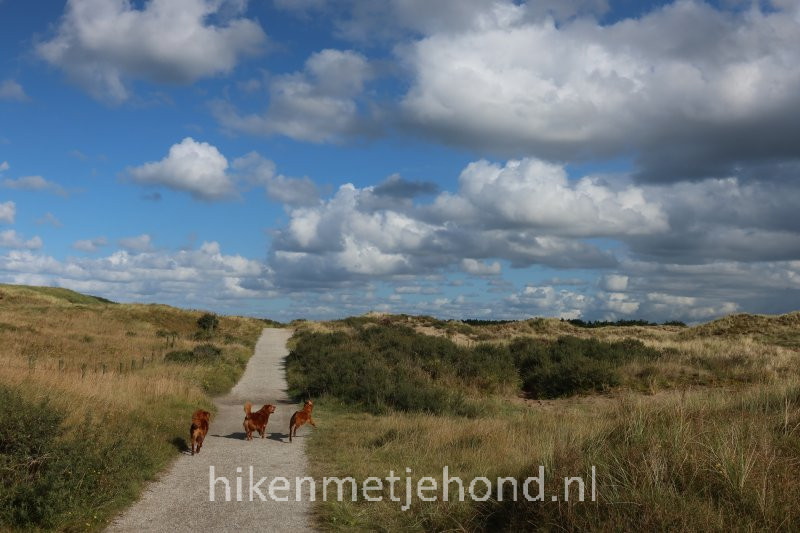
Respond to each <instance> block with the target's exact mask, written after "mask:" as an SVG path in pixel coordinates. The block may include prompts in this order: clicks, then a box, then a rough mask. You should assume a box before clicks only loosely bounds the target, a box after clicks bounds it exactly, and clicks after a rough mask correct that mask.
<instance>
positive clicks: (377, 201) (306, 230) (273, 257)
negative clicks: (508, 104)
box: [270, 160, 668, 286]
mask: <svg viewBox="0 0 800 533" xmlns="http://www.w3.org/2000/svg"><path fill="white" fill-rule="evenodd" d="M387 183H388V185H389V186H396V185H400V188H401V189H402V190H403V192H404V194H400V195H399V197H396V198H392V197H391V195H387V194H386V193H383V194H376V191H378V190H379V189H380V188H381V187H384V186H385V185H386V184H387ZM412 188H413V187H412ZM407 190H408V187H407V183H406V182H399V181H398V179H392V180H390V181H388V182H384V184H381V185H378V186H376V187H365V188H356V187H354V186H353V185H350V184H347V185H344V186H342V187H340V188H339V190H338V191H337V192H336V193H335V194H334V195H333V197H331V198H330V199H328V200H325V201H322V202H317V203H316V204H314V205H309V206H306V207H301V208H296V209H290V210H289V220H288V223H287V224H286V226H285V227H283V228H279V229H277V230H275V232H274V238H273V242H272V249H271V251H270V265H271V266H272V267H273V269H274V271H275V273H276V276H278V277H279V278H280V282H279V284H281V283H284V282H285V283H287V284H293V283H297V284H303V283H307V284H312V285H319V286H335V285H343V284H348V283H352V282H354V281H356V280H359V279H362V280H363V279H366V278H368V277H370V276H373V277H375V278H378V279H393V278H396V277H398V276H405V275H412V274H414V275H425V274H430V273H435V272H439V271H440V270H441V269H443V268H446V267H452V266H457V267H460V268H461V269H462V270H464V271H466V272H468V273H471V274H474V275H497V274H499V273H500V272H501V268H500V263H499V261H498V260H499V259H502V260H506V261H509V263H510V264H511V266H512V267H514V268H520V267H527V266H530V265H534V264H539V265H546V266H551V267H561V268H603V267H612V266H614V265H616V258H615V257H614V255H613V254H612V253H610V252H607V251H603V250H600V249H599V248H598V247H597V246H595V245H594V244H592V243H591V242H589V241H588V240H587V239H588V238H591V237H624V236H626V235H640V234H657V233H661V232H664V231H666V230H667V229H668V226H667V222H666V218H665V216H664V214H663V212H662V210H661V207H660V206H659V205H658V204H657V203H655V202H652V201H649V200H648V199H646V198H645V197H644V194H643V192H642V190H641V189H639V188H638V187H634V186H631V185H619V186H616V187H611V186H609V185H604V184H601V183H599V181H598V180H596V179H594V178H584V179H581V180H577V181H576V182H571V181H569V180H568V179H567V178H566V174H565V172H564V169H563V168H561V167H557V166H554V165H549V164H546V163H543V162H541V161H535V160H525V161H512V162H509V163H508V164H507V165H505V166H499V165H493V164H490V163H488V162H486V161H479V162H477V163H473V164H470V165H468V166H467V167H466V169H465V170H464V172H462V174H461V178H460V187H459V191H458V192H457V193H448V192H444V193H441V194H440V195H439V196H437V197H436V198H435V199H434V200H433V201H432V202H431V203H427V204H414V203H412V201H411V199H410V198H407V197H405V196H409V195H408V194H405V192H406V191H407ZM415 194H416V192H415V191H414V194H411V195H410V196H414V195H415Z"/></svg>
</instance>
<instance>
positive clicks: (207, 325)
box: [197, 313, 219, 334]
mask: <svg viewBox="0 0 800 533" xmlns="http://www.w3.org/2000/svg"><path fill="white" fill-rule="evenodd" d="M218 326H219V318H218V317H217V315H215V314H213V313H206V314H204V315H203V316H201V317H200V318H198V319H197V327H199V328H200V329H201V330H202V331H204V332H206V333H209V334H210V333H214V330H215V329H217V327H218Z"/></svg>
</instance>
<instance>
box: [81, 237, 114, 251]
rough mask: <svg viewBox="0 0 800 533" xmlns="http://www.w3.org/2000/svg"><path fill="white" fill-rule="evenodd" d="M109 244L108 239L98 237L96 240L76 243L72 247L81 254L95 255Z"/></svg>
mask: <svg viewBox="0 0 800 533" xmlns="http://www.w3.org/2000/svg"><path fill="white" fill-rule="evenodd" d="M107 244H108V239H106V238H105V237H96V238H94V239H83V240H79V241H75V242H74V243H73V244H72V247H73V248H74V249H75V250H78V251H81V252H88V253H93V252H96V251H97V250H99V249H100V248H102V247H103V246H106V245H107Z"/></svg>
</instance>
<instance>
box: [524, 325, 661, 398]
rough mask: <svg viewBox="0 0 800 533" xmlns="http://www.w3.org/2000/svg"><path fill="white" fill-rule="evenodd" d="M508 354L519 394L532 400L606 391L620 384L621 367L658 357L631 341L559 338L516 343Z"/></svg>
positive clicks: (655, 352) (656, 352) (641, 345)
mask: <svg viewBox="0 0 800 533" xmlns="http://www.w3.org/2000/svg"><path fill="white" fill-rule="evenodd" d="M510 350H511V355H512V358H513V360H514V361H515V364H516V365H517V367H518V368H519V371H520V377H521V379H522V390H523V391H524V392H526V393H527V394H529V395H530V396H532V397H535V398H555V397H559V396H568V395H571V394H577V393H581V392H589V391H602V390H606V389H608V388H610V387H614V386H616V385H618V384H619V382H620V376H619V372H618V369H619V367H621V366H622V365H624V364H626V363H628V362H630V361H633V360H652V359H655V358H657V357H659V352H658V351H657V350H655V349H653V348H648V347H646V346H645V345H644V344H642V343H641V342H640V341H638V340H634V339H625V340H622V341H618V342H603V341H598V340H596V339H579V338H577V337H561V338H559V339H558V340H557V341H555V342H549V343H548V342H540V341H535V340H533V339H518V340H516V341H514V342H513V343H512V344H511V346H510Z"/></svg>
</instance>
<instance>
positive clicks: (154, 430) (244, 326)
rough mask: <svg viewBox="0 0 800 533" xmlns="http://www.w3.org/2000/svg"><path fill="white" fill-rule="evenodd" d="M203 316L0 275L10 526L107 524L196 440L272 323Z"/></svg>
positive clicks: (0, 404)
mask: <svg viewBox="0 0 800 533" xmlns="http://www.w3.org/2000/svg"><path fill="white" fill-rule="evenodd" d="M202 316H203V313H201V312H196V311H183V310H179V309H175V308H172V307H168V306H164V305H138V304H136V305H133V304H115V303H113V302H110V301H108V300H104V299H102V298H96V297H93V296H87V295H83V294H79V293H76V292H72V291H69V290H66V289H60V288H50V287H23V286H9V285H0V346H2V351H0V471H2V473H3V475H2V479H3V483H2V484H0V530H2V529H5V528H14V529H56V530H87V529H88V530H92V529H99V528H101V527H103V526H104V525H105V524H106V523H107V522H108V520H109V519H110V517H112V516H113V515H114V513H116V512H118V511H119V510H120V509H121V508H123V507H124V506H125V505H127V504H129V503H130V502H132V501H133V500H134V499H135V498H136V497H137V496H138V494H139V491H140V489H141V487H142V486H143V483H144V482H146V481H147V480H149V479H152V477H153V476H154V475H155V474H156V473H157V472H159V471H160V470H161V469H163V468H164V467H165V466H166V465H167V464H168V462H169V460H170V459H171V458H173V457H174V455H175V454H176V453H177V451H178V450H180V449H183V448H184V447H185V445H186V443H185V437H186V433H187V430H188V429H187V428H188V426H187V424H188V420H189V419H190V417H191V413H192V411H193V410H195V409H197V408H201V407H202V408H205V409H208V410H211V409H212V407H213V406H212V403H211V395H214V394H218V393H221V392H224V391H226V390H228V389H229V388H230V387H231V386H232V385H233V384H234V383H235V382H236V380H237V379H238V377H239V376H240V375H241V373H242V372H243V370H244V367H245V365H246V363H247V359H248V358H249V356H250V355H251V354H252V349H253V347H254V346H255V342H256V340H257V339H258V336H259V334H260V332H261V330H262V329H263V327H264V326H265V324H266V323H265V322H264V321H261V320H256V319H249V318H238V317H222V316H220V317H215V320H216V323H215V324H214V325H213V328H206V329H205V330H204V329H203V328H202V326H201V325H199V324H198V320H199V319H200V318H202ZM210 329H213V331H209V330H210ZM198 333H201V335H199V336H198Z"/></svg>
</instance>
